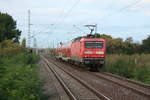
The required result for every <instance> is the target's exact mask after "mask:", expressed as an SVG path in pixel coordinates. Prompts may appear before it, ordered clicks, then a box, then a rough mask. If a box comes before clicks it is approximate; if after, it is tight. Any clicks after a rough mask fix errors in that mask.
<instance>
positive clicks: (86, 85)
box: [47, 60, 110, 100]
mask: <svg viewBox="0 0 150 100" xmlns="http://www.w3.org/2000/svg"><path fill="white" fill-rule="evenodd" d="M47 62H48V63H49V61H48V60H47ZM51 63H52V62H51ZM52 64H54V65H55V66H57V67H58V68H59V69H61V70H62V71H64V72H65V73H67V74H68V75H69V76H71V77H72V78H74V79H75V80H77V81H78V82H79V83H81V84H82V85H83V86H85V87H86V88H88V89H89V90H90V91H92V92H93V93H94V94H95V95H96V96H97V97H99V98H100V99H102V100H110V98H108V97H106V96H105V95H104V94H102V93H100V92H99V91H97V90H96V89H95V88H93V87H91V86H90V85H88V84H87V83H86V82H85V81H83V80H81V79H79V78H78V77H76V76H74V75H73V74H72V73H70V72H69V71H66V70H64V69H63V68H61V67H60V66H58V65H57V64H56V63H52Z"/></svg>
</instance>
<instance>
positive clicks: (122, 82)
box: [92, 73, 150, 98]
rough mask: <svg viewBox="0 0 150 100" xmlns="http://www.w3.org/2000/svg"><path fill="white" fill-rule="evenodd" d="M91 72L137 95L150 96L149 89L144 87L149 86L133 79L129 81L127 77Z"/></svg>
mask: <svg viewBox="0 0 150 100" xmlns="http://www.w3.org/2000/svg"><path fill="white" fill-rule="evenodd" d="M92 74H93V75H95V76H96V77H98V78H100V79H105V80H107V81H109V82H111V83H114V84H117V85H119V86H121V87H124V88H127V89H130V90H132V91H134V92H135V93H137V94H139V95H143V96H146V97H148V98H150V89H147V88H145V87H148V88H149V86H147V85H143V84H140V83H136V82H133V81H132V82H131V81H129V80H128V81H127V79H124V78H121V77H118V76H115V75H112V74H110V73H92ZM130 82H131V83H130Z"/></svg>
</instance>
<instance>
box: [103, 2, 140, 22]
mask: <svg viewBox="0 0 150 100" xmlns="http://www.w3.org/2000/svg"><path fill="white" fill-rule="evenodd" d="M141 1H142V0H136V1H135V2H132V3H130V4H128V5H126V6H124V7H122V8H120V9H118V10H116V11H115V12H113V13H110V14H108V15H106V16H104V17H102V18H101V19H100V20H101V21H102V20H103V19H106V18H107V17H110V16H113V15H114V14H117V13H120V12H122V11H124V10H125V9H128V8H131V7H133V6H135V5H136V4H138V3H140V2H141Z"/></svg>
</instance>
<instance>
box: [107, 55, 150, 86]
mask: <svg viewBox="0 0 150 100" xmlns="http://www.w3.org/2000/svg"><path fill="white" fill-rule="evenodd" d="M149 59H150V54H141V55H139V54H135V55H116V54H114V55H108V56H107V57H106V67H105V71H107V72H111V73H113V74H117V75H120V76H123V77H126V78H130V79H134V80H137V81H141V82H143V83H146V84H150V62H149Z"/></svg>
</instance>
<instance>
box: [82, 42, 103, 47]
mask: <svg viewBox="0 0 150 100" xmlns="http://www.w3.org/2000/svg"><path fill="white" fill-rule="evenodd" d="M84 45H85V48H103V42H97V41H93V42H85V43H84Z"/></svg>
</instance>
